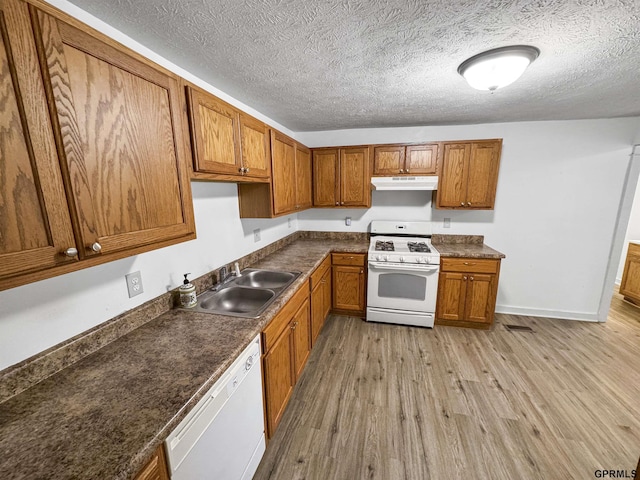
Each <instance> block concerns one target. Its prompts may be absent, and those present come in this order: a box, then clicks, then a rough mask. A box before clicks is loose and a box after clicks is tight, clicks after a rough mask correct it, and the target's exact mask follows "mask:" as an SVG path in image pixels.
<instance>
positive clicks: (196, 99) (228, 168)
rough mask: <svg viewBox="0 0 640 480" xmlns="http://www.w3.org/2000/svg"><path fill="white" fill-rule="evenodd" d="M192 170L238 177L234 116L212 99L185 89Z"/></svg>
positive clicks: (237, 151)
mask: <svg viewBox="0 0 640 480" xmlns="http://www.w3.org/2000/svg"><path fill="white" fill-rule="evenodd" d="M187 101H188V105H189V118H190V121H191V138H192V144H193V160H194V170H195V171H197V172H210V173H223V174H228V175H239V174H241V173H242V172H241V171H240V168H241V167H242V163H241V160H240V148H239V146H240V142H239V141H238V135H239V130H238V123H239V117H238V112H237V111H236V110H235V109H234V108H233V107H231V106H230V105H228V104H226V103H224V102H222V101H220V100H218V99H217V98H215V97H214V96H213V95H209V94H207V93H205V92H203V91H200V90H196V89H194V88H192V87H187Z"/></svg>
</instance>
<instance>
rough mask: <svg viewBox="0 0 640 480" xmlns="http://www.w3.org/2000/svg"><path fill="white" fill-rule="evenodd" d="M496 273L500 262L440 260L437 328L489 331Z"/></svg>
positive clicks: (491, 260) (493, 308)
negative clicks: (484, 329)
mask: <svg viewBox="0 0 640 480" xmlns="http://www.w3.org/2000/svg"><path fill="white" fill-rule="evenodd" d="M499 273H500V260H499V259H473V258H443V259H442V260H441V266H440V278H439V283H438V303H437V306H436V322H435V323H436V325H450V326H459V327H471V328H490V327H491V324H492V323H493V317H494V313H495V305H496V296H497V293H498V277H499Z"/></svg>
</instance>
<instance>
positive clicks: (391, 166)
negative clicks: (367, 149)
mask: <svg viewBox="0 0 640 480" xmlns="http://www.w3.org/2000/svg"><path fill="white" fill-rule="evenodd" d="M404 156H405V146H404V145H379V146H376V147H374V148H373V174H374V175H381V176H384V175H399V174H401V173H403V172H404Z"/></svg>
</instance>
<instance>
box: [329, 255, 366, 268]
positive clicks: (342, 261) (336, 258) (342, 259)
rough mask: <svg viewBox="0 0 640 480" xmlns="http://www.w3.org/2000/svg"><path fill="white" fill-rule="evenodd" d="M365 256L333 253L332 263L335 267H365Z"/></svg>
mask: <svg viewBox="0 0 640 480" xmlns="http://www.w3.org/2000/svg"><path fill="white" fill-rule="evenodd" d="M364 261H365V255H364V254H363V253H332V254H331V263H333V265H355V266H358V267H363V266H364Z"/></svg>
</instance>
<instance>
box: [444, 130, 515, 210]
mask: <svg viewBox="0 0 640 480" xmlns="http://www.w3.org/2000/svg"><path fill="white" fill-rule="evenodd" d="M501 149H502V140H501V139H498V140H478V141H472V142H445V143H444V147H443V157H442V166H441V168H440V179H439V185H438V191H437V194H436V207H437V208H458V209H485V210H491V209H493V207H494V204H495V197H496V188H497V185H498V169H499V166H500V152H501Z"/></svg>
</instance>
